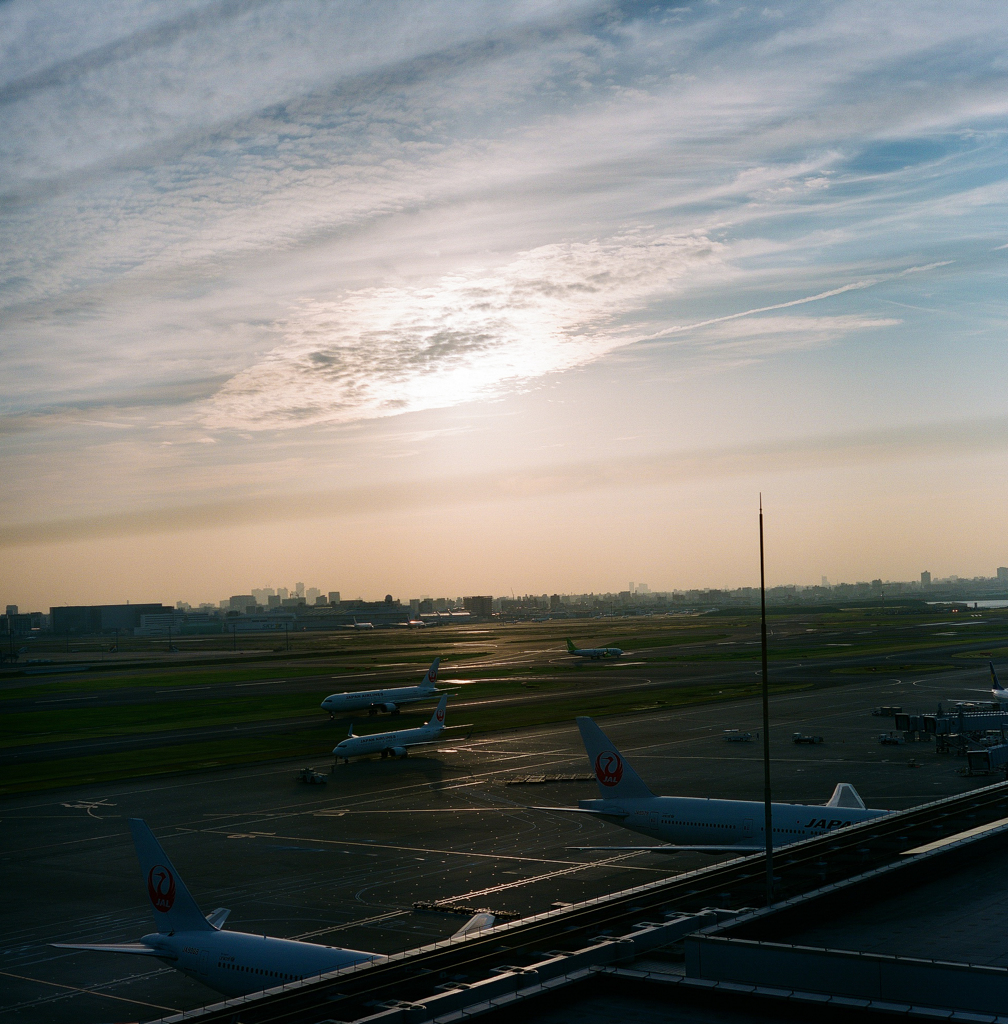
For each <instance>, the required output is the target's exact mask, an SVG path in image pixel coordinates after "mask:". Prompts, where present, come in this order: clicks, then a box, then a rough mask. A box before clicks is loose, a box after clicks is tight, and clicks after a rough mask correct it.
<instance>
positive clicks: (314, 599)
mask: <svg viewBox="0 0 1008 1024" xmlns="http://www.w3.org/2000/svg"><path fill="white" fill-rule="evenodd" d="M321 593H322V591H321V590H319V588H318V587H309V588H308V589H307V590H306V591H305V598H306V599H307V601H308V603H309V604H318V599H319V595H320V594H321Z"/></svg>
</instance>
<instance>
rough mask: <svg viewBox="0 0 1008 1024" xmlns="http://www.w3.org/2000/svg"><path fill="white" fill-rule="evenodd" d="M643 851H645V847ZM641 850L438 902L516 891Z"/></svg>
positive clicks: (626, 856)
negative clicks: (525, 886) (508, 890)
mask: <svg viewBox="0 0 1008 1024" xmlns="http://www.w3.org/2000/svg"><path fill="white" fill-rule="evenodd" d="M645 849H647V848H646V847H645ZM640 852H642V851H641V850H634V851H633V852H632V853H622V854H620V855H619V856H616V857H606V858H605V859H604V860H593V861H581V862H579V863H577V864H572V865H571V866H570V867H567V868H561V869H560V870H559V871H547V872H546V873H545V874H543V875H533V876H532V877H531V878H519V879H517V880H516V881H514V882H502V883H501V884H500V885H492V886H490V888H488V889H476V890H474V891H473V892H467V893H464V894H463V895H461V896H456V897H454V899H453V900H438V902H439V903H448V902H455V901H457V900H469V899H473V898H474V897H476V896H489V895H490V894H491V893H496V892H503V891H504V890H505V889H517V888H519V887H521V886H523V885H531V884H532V883H533V882H544V881H546V879H548V878H559V877H560V876H561V875H573V874H575V873H576V872H578V871H585V870H586V869H588V868H596V867H607V866H609V865H610V864H617V863H619V862H620V861H623V860H627V859H628V858H630V857H636V856H637V854H638V853H640Z"/></svg>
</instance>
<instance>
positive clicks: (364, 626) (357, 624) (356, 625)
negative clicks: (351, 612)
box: [350, 615, 374, 629]
mask: <svg viewBox="0 0 1008 1024" xmlns="http://www.w3.org/2000/svg"><path fill="white" fill-rule="evenodd" d="M350 628H351V629H374V623H373V622H358V621H357V616H356V615H355V616H354V617H353V625H352V626H351V627H350Z"/></svg>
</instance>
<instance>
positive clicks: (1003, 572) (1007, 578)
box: [998, 565, 1008, 583]
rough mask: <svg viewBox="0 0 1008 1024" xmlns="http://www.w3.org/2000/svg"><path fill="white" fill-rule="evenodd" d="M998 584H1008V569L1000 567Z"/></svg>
mask: <svg viewBox="0 0 1008 1024" xmlns="http://www.w3.org/2000/svg"><path fill="white" fill-rule="evenodd" d="M998 583H1008V567H1006V566H1003V565H999V566H998Z"/></svg>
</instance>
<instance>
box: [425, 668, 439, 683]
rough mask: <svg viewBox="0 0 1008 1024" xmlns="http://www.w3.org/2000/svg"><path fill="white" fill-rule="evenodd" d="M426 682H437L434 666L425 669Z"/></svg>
mask: <svg viewBox="0 0 1008 1024" xmlns="http://www.w3.org/2000/svg"><path fill="white" fill-rule="evenodd" d="M427 682H428V683H430V684H431V685H433V684H434V683H436V682H437V669H436V668H429V669H427Z"/></svg>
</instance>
